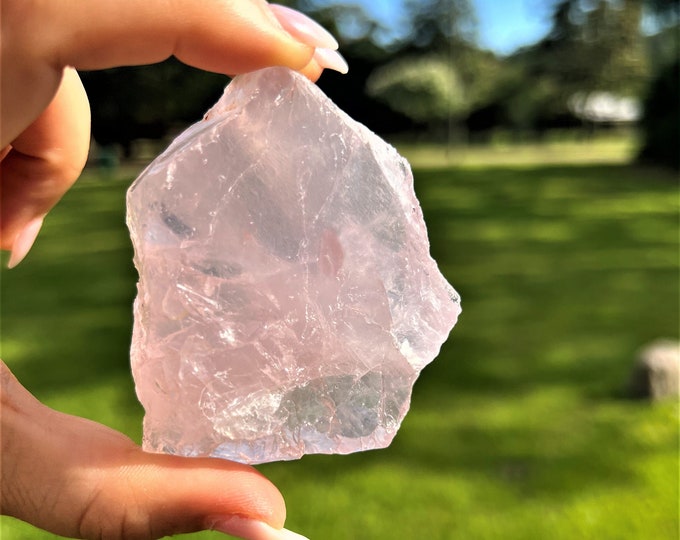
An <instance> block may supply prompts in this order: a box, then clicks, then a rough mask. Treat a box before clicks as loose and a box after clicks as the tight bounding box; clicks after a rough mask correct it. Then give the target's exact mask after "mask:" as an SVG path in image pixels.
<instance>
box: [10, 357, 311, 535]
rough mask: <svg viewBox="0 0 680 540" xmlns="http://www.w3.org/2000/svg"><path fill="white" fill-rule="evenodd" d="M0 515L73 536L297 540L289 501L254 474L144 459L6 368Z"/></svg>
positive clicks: (208, 463)
mask: <svg viewBox="0 0 680 540" xmlns="http://www.w3.org/2000/svg"><path fill="white" fill-rule="evenodd" d="M0 380H1V382H2V392H1V394H0V398H1V407H2V408H1V411H0V412H1V414H0V420H1V422H2V425H1V426H0V427H1V430H0V433H1V435H2V468H1V474H2V478H1V482H0V496H1V497H0V508H2V513H3V514H7V515H11V516H14V517H16V518H19V519H21V520H24V521H27V522H29V523H31V524H33V525H35V526H37V527H40V528H43V529H46V530H48V531H51V532H53V533H56V534H60V535H63V536H69V537H75V538H112V539H115V538H121V539H122V538H125V539H129V538H132V539H153V538H160V537H162V536H166V535H171V534H177V533H185V532H193V531H199V530H203V529H216V530H219V531H222V532H226V533H229V534H233V535H236V536H240V537H242V538H247V539H250V540H292V539H294V538H301V537H300V536H299V535H296V534H294V533H291V532H289V531H286V530H285V529H282V527H283V523H284V520H285V514H286V511H285V504H284V501H283V498H282V496H281V494H280V493H279V491H278V490H277V489H276V487H274V485H272V484H271V483H270V482H269V481H268V480H267V479H266V478H265V477H264V476H262V475H261V474H260V473H259V472H258V471H256V470H255V469H254V468H252V467H249V466H247V465H242V464H239V463H233V462H229V461H225V460H220V459H212V458H181V457H177V456H169V455H161V454H149V453H146V452H143V451H142V450H141V448H139V447H138V446H137V445H135V444H134V443H133V442H132V441H131V440H130V439H128V438H127V437H125V436H124V435H122V434H121V433H118V432H116V431H114V430H112V429H109V428H107V427H105V426H102V425H100V424H97V423H95V422H91V421H89V420H85V419H82V418H77V417H74V416H70V415H66V414H63V413H59V412H56V411H53V410H51V409H49V408H47V407H45V406H44V405H42V404H41V403H40V402H38V401H37V400H36V399H35V398H34V397H33V396H31V395H30V394H29V393H28V392H27V391H26V390H25V389H24V388H23V387H22V386H21V385H20V384H19V382H18V381H17V380H16V379H15V378H14V377H13V376H12V374H11V373H10V371H9V369H7V367H6V366H5V365H4V364H3V363H2V362H0Z"/></svg>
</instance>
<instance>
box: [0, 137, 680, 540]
mask: <svg viewBox="0 0 680 540" xmlns="http://www.w3.org/2000/svg"><path fill="white" fill-rule="evenodd" d="M432 151H433V149H427V148H410V149H408V148H407V149H406V152H410V154H409V155H410V157H413V163H414V172H415V178H416V188H417V191H418V195H419V198H420V200H421V202H422V205H423V210H424V213H425V217H426V220H427V222H428V227H429V230H430V236H431V242H432V253H433V256H434V257H435V258H436V259H437V260H438V261H439V263H440V265H441V267H442V270H443V271H444V273H445V274H446V275H447V277H448V278H449V280H450V281H451V282H452V283H453V284H454V286H455V287H456V288H457V289H458V291H459V292H460V293H461V295H462V298H463V314H462V316H461V319H460V322H459V324H458V326H457V327H456V328H455V329H454V331H453V333H452V335H451V339H450V340H449V341H448V342H447V343H446V344H445V345H444V347H443V348H442V353H441V355H440V356H439V358H438V359H437V360H436V361H435V362H434V363H433V364H432V365H431V366H429V367H428V368H426V369H425V371H424V372H423V374H422V375H421V378H420V380H419V381H418V383H417V385H416V388H415V392H414V396H413V400H412V407H411V412H410V413H409V415H408V416H407V418H406V420H405V422H404V424H403V426H402V429H401V431H400V432H399V434H398V436H397V438H396V439H395V441H394V442H393V444H392V445H391V446H390V447H389V448H388V449H385V450H380V451H371V452H366V453H360V454H354V455H350V456H306V457H304V458H303V459H301V460H299V461H295V462H285V463H274V464H268V465H263V466H260V469H261V470H262V471H263V472H264V473H265V474H266V475H267V476H269V477H270V478H271V479H272V480H273V481H274V482H275V483H276V484H277V485H278V486H279V487H280V489H281V490H282V492H283V493H284V495H285V497H286V500H287V503H288V511H289V518H288V522H287V526H288V527H289V528H291V529H293V530H298V531H300V532H302V533H304V534H306V535H308V536H309V537H310V538H312V539H316V540H320V539H323V540H354V539H362V540H363V539H430V540H438V539H441V540H445V539H446V540H448V539H469V540H477V539H480V540H481V539H499V538H502V539H548V538H549V539H557V540H559V539H565V540H566V539H598V540H602V539H604V540H606V539H612V540H613V539H617V540H618V539H643V540H645V539H649V540H657V539H662V540H665V539H669V540H674V539H677V538H678V534H679V530H678V404H677V403H665V404H664V403H661V404H649V403H646V402H642V401H632V400H629V399H626V398H625V394H624V390H625V385H626V380H627V377H628V375H629V372H630V368H631V363H632V360H633V357H634V354H635V351H636V350H637V349H639V348H640V347H641V346H642V345H644V344H646V343H648V342H649V341H651V340H654V339H657V338H659V337H672V338H677V337H678V327H679V322H680V321H679V315H678V296H679V290H678V262H679V257H678V256H679V252H678V231H679V228H678V216H679V199H678V198H679V190H678V186H677V182H676V179H675V178H673V177H671V176H670V175H668V174H666V173H663V172H660V171H653V170H646V169H644V170H643V169H638V168H633V167H629V166H626V165H625V164H623V158H624V157H625V156H624V155H623V154H624V152H623V151H622V149H621V147H616V148H614V147H613V146H612V147H609V149H607V148H605V147H604V146H603V147H602V148H601V150H600V152H597V150H596V149H593V148H590V147H581V148H580V150H579V151H583V152H584V154H579V155H580V156H581V157H580V158H579V157H577V156H574V155H573V152H572V150H570V149H569V148H563V150H562V153H563V159H552V158H551V157H550V156H557V155H559V149H553V150H551V151H550V153H549V154H545V155H544V156H543V157H545V159H542V158H541V153H540V152H534V150H533V149H531V148H528V149H527V148H520V149H518V150H517V151H518V153H521V155H522V158H521V159H520V158H519V157H517V155H512V156H510V155H506V156H505V157H503V156H501V155H499V154H498V153H497V152H494V151H493V150H489V149H487V150H478V149H475V150H474V152H477V154H476V155H475V157H474V159H470V158H469V156H470V154H468V157H466V158H464V159H462V160H461V159H458V161H456V156H455V155H454V157H453V159H452V158H451V155H447V154H441V153H440V154H439V157H438V158H436V159H435V158H430V159H427V158H426V154H427V152H432ZM434 151H437V150H436V149H434ZM418 152H420V154H418ZM607 152H609V153H607ZM586 154H587V155H592V156H593V159H588V158H587V157H586ZM603 154H604V155H607V156H609V157H608V158H607V159H605V158H603V157H602V156H603ZM442 155H443V156H444V157H442ZM128 183H129V179H126V181H120V180H115V179H109V180H102V179H101V176H100V175H98V174H96V173H94V172H89V173H87V174H86V175H85V177H84V178H83V179H82V181H81V182H80V183H79V184H78V185H77V187H76V188H75V189H73V190H72V191H71V192H70V193H69V194H68V195H67V196H66V198H65V199H64V200H63V201H62V203H60V205H59V206H58V208H57V209H55V211H54V212H53V213H52V214H50V216H49V217H48V219H47V220H46V223H45V230H44V232H43V234H42V235H41V236H40V238H39V240H38V242H37V243H36V246H35V248H34V250H33V251H32V252H31V254H29V256H28V258H27V259H26V261H24V263H22V265H20V266H19V267H18V268H17V269H15V270H12V271H3V273H2V311H3V313H2V315H3V317H2V321H3V323H2V324H3V326H2V355H3V357H4V359H5V361H6V362H7V363H8V365H9V366H10V367H11V368H12V369H13V370H14V372H15V374H16V375H17V376H18V377H19V379H20V380H22V382H23V383H24V384H25V385H26V386H27V387H28V388H29V389H30V390H31V391H32V392H34V393H35V394H36V395H37V396H38V397H39V398H40V399H42V400H43V401H44V402H46V403H47V404H49V405H50V406H53V407H55V408H58V409H60V410H63V411H66V412H69V413H72V414H78V415H81V416H85V417H88V418H92V419H94V420H97V421H100V422H103V423H105V424H107V425H110V426H112V427H114V428H116V429H119V430H122V431H124V432H126V433H128V434H129V435H130V436H131V437H133V438H134V439H136V440H139V439H140V424H141V415H142V411H141V408H140V406H139V405H138V404H137V402H136V400H135V397H134V390H133V385H132V381H131V378H130V375H129V368H128V363H127V354H128V353H127V351H128V347H129V340H130V337H129V336H130V327H131V322H132V321H131V308H130V305H131V301H132V298H133V295H134V292H135V289H134V282H135V272H134V269H133V268H132V265H131V263H130V259H131V248H130V246H129V241H128V238H127V232H126V230H125V226H124V215H123V208H124V193H125V189H126V187H127V185H128ZM0 532H1V533H2V534H1V537H2V539H3V540H14V539H23V538H26V539H43V538H54V536H53V535H49V534H47V533H43V532H41V531H37V530H36V529H33V528H31V527H30V526H27V525H25V524H23V523H20V522H17V521H15V520H12V519H10V518H3V519H2V522H1V529H0ZM220 537H221V536H220V535H217V534H214V533H200V534H196V535H187V536H186V538H195V539H198V538H201V539H208V538H220Z"/></svg>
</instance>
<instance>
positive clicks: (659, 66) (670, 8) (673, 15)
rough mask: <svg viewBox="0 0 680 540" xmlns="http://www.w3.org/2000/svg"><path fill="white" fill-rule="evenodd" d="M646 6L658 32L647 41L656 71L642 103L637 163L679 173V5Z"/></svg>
mask: <svg viewBox="0 0 680 540" xmlns="http://www.w3.org/2000/svg"><path fill="white" fill-rule="evenodd" d="M647 3H648V6H649V8H650V9H651V10H652V12H653V13H654V14H655V16H656V17H657V18H658V20H659V22H660V26H661V30H660V31H659V32H658V33H657V35H656V36H652V37H651V38H650V45H651V47H650V48H651V51H650V52H651V54H653V55H654V58H655V64H654V67H655V68H656V71H655V75H654V77H653V78H652V81H651V83H650V85H649V89H648V91H647V94H646V96H645V100H644V113H643V117H642V121H641V122H640V128H641V134H642V147H641V150H640V153H639V155H638V160H639V161H641V162H643V163H648V164H653V165H661V166H667V167H670V168H673V169H675V170H676V171H680V37H679V35H680V1H678V0H648V2H647Z"/></svg>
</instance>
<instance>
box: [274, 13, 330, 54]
mask: <svg viewBox="0 0 680 540" xmlns="http://www.w3.org/2000/svg"><path fill="white" fill-rule="evenodd" d="M269 8H270V9H271V10H272V12H273V13H274V15H275V16H276V19H277V20H278V21H279V23H281V26H283V28H284V30H286V32H288V33H289V34H290V35H291V36H293V37H294V38H295V39H297V40H299V41H301V42H302V43H304V44H305V45H311V46H312V47H322V48H324V49H332V50H335V49H337V48H338V42H337V40H336V39H335V38H334V37H333V35H332V34H331V33H330V32H328V30H326V29H325V28H324V27H323V26H321V25H320V24H319V23H318V22H316V21H314V20H313V19H310V18H309V17H307V15H305V14H304V13H300V12H299V11H297V10H295V9H291V8H289V7H286V6H280V5H278V4H270V5H269Z"/></svg>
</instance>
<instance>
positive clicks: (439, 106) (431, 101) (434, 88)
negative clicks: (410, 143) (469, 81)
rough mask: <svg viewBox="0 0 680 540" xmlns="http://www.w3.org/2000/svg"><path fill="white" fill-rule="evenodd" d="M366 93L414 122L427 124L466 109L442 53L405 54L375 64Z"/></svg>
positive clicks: (456, 80)
mask: <svg viewBox="0 0 680 540" xmlns="http://www.w3.org/2000/svg"><path fill="white" fill-rule="evenodd" d="M366 89H367V91H368V94H369V96H372V97H375V98H377V99H379V100H381V101H383V102H385V103H387V104H388V105H389V106H390V107H391V108H392V109H394V110H395V111H398V112H400V113H402V114H404V115H406V116H408V117H409V118H411V119H412V120H413V121H414V122H420V123H423V124H427V125H429V126H430V127H433V126H436V125H437V124H445V123H447V122H448V121H449V120H450V119H452V118H458V117H460V116H461V114H462V113H463V112H464V111H465V110H466V102H465V97H464V91H463V88H462V86H461V83H460V80H459V77H458V75H457V73H456V71H455V69H454V68H453V65H451V63H450V62H448V60H447V58H446V57H442V56H440V55H431V56H427V57H405V58H399V59H397V60H394V61H392V62H390V63H388V64H386V65H384V66H381V67H379V68H377V69H376V70H375V71H374V72H373V73H372V74H371V76H370V77H369V79H368V81H367V83H366Z"/></svg>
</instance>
